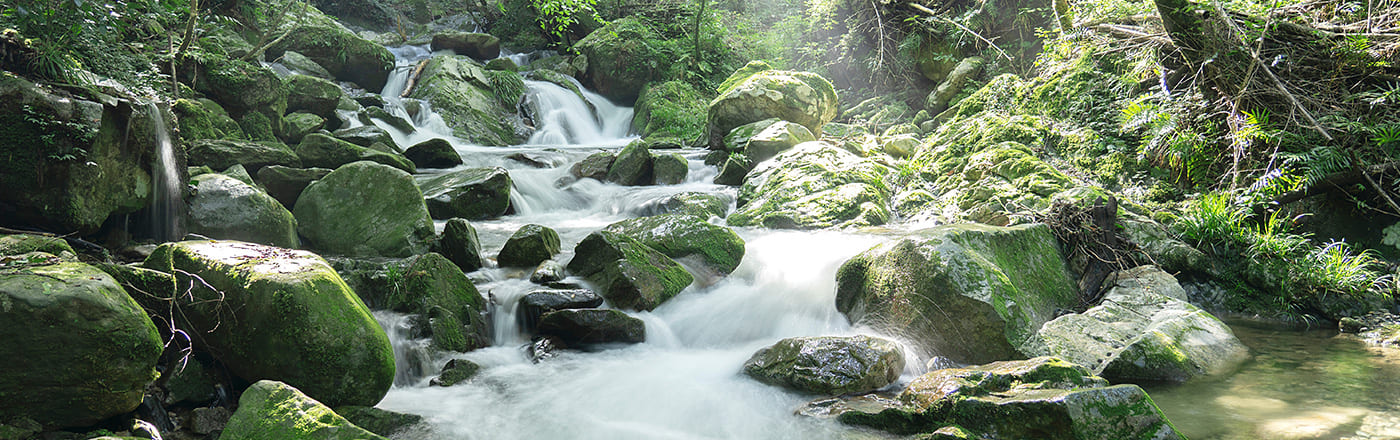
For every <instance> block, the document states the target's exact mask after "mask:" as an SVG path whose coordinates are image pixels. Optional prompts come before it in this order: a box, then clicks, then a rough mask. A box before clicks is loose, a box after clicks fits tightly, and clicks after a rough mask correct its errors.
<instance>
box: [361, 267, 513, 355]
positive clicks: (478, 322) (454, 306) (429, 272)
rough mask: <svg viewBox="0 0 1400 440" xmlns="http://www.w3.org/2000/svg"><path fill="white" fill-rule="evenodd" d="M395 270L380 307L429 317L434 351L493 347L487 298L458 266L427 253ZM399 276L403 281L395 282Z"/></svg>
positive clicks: (382, 293) (392, 271)
mask: <svg viewBox="0 0 1400 440" xmlns="http://www.w3.org/2000/svg"><path fill="white" fill-rule="evenodd" d="M393 267H395V268H396V269H390V271H389V274H390V276H389V280H388V281H389V285H388V286H386V287H387V288H386V289H385V291H382V292H377V294H379V295H383V298H382V299H380V300H376V301H375V302H376V303H378V304H380V305H382V306H383V307H384V308H387V309H390V310H394V311H397V312H401V313H414V314H418V315H419V316H423V317H426V318H427V319H428V320H429V322H428V329H427V330H428V332H427V333H428V336H431V337H432V340H433V347H434V348H437V349H440V350H449V351H462V352H465V351H470V350H474V349H477V348H481V347H486V346H490V345H491V328H490V327H491V323H490V321H488V320H487V319H486V307H487V306H486V298H485V297H483V296H482V295H481V293H480V292H479V291H477V290H476V286H475V285H473V284H472V282H471V280H469V279H467V276H466V274H464V273H462V270H461V269H459V268H457V266H456V265H455V264H453V263H452V262H451V261H449V260H448V259H447V258H446V257H443V256H442V255H439V254H437V253H427V254H424V255H421V256H417V257H413V258H409V259H405V260H403V261H401V262H399V263H397V264H395V265H394V266H393ZM395 272H397V273H398V274H400V276H401V279H397V280H396V279H394V278H395V277H394V276H393V275H392V274H393V273H395ZM362 294H371V295H373V294H376V293H374V292H365V293H362Z"/></svg>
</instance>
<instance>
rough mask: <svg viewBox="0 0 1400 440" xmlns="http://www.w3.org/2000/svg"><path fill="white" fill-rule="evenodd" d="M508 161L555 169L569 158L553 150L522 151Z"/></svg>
mask: <svg viewBox="0 0 1400 440" xmlns="http://www.w3.org/2000/svg"><path fill="white" fill-rule="evenodd" d="M502 59H504V58H502ZM506 159H510V160H513V161H516V162H520V163H523V164H525V165H529V166H532V167H535V168H555V167H559V166H562V165H564V164H566V163H568V158H566V157H564V155H562V154H559V152H558V151H552V150H547V151H521V152H517V153H511V154H510V155H509V156H506Z"/></svg>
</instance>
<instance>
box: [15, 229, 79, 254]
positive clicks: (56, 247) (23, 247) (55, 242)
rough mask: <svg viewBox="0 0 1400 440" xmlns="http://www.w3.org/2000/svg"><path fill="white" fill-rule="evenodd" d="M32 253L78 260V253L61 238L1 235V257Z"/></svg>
mask: <svg viewBox="0 0 1400 440" xmlns="http://www.w3.org/2000/svg"><path fill="white" fill-rule="evenodd" d="M30 252H44V253H47V254H52V255H56V256H60V257H62V256H65V255H66V256H67V257H68V258H77V255H78V254H77V252H76V251H74V250H73V246H70V245H69V244H68V242H67V241H66V240H64V239H62V238H59V237H49V236H44V235H30V234H15V235H0V255H24V254H27V253H30Z"/></svg>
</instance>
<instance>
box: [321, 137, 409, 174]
mask: <svg viewBox="0 0 1400 440" xmlns="http://www.w3.org/2000/svg"><path fill="white" fill-rule="evenodd" d="M296 153H297V156H298V157H301V163H302V164H304V165H306V166H308V167H318V168H331V169H335V168H338V167H340V166H341V165H345V164H347V163H350V162H357V161H362V160H368V161H371V162H378V163H382V164H384V165H388V166H391V167H394V168H398V169H400V170H403V171H404V172H407V173H412V172H414V171H416V170H417V168H416V167H414V166H413V162H410V161H409V160H408V159H405V158H403V156H399V155H397V154H393V153H386V152H383V151H379V150H374V149H370V148H365V147H361V146H359V145H355V144H353V143H351V142H348V141H344V140H341V139H336V138H333V137H330V136H327V135H325V134H321V133H312V134H309V135H306V137H305V138H302V140H301V143H299V144H297V147H296Z"/></svg>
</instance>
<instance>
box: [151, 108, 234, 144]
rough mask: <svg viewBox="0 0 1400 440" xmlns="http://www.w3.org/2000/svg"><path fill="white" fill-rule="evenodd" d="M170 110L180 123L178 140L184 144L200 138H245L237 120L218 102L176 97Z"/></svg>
mask: <svg viewBox="0 0 1400 440" xmlns="http://www.w3.org/2000/svg"><path fill="white" fill-rule="evenodd" d="M170 112H171V113H174V114H175V117H176V119H177V120H178V121H179V123H180V140H181V141H184V144H185V145H189V144H190V143H191V142H193V141H196V140H200V139H235V140H247V139H248V135H247V134H244V133H243V128H242V127H239V126H238V122H237V121H234V120H233V118H230V117H229V115H228V112H226V111H224V108H223V106H220V105H219V103H217V102H214V101H211V100H208V99H198V100H195V99H178V100H176V101H175V102H174V103H172V104H170Z"/></svg>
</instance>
